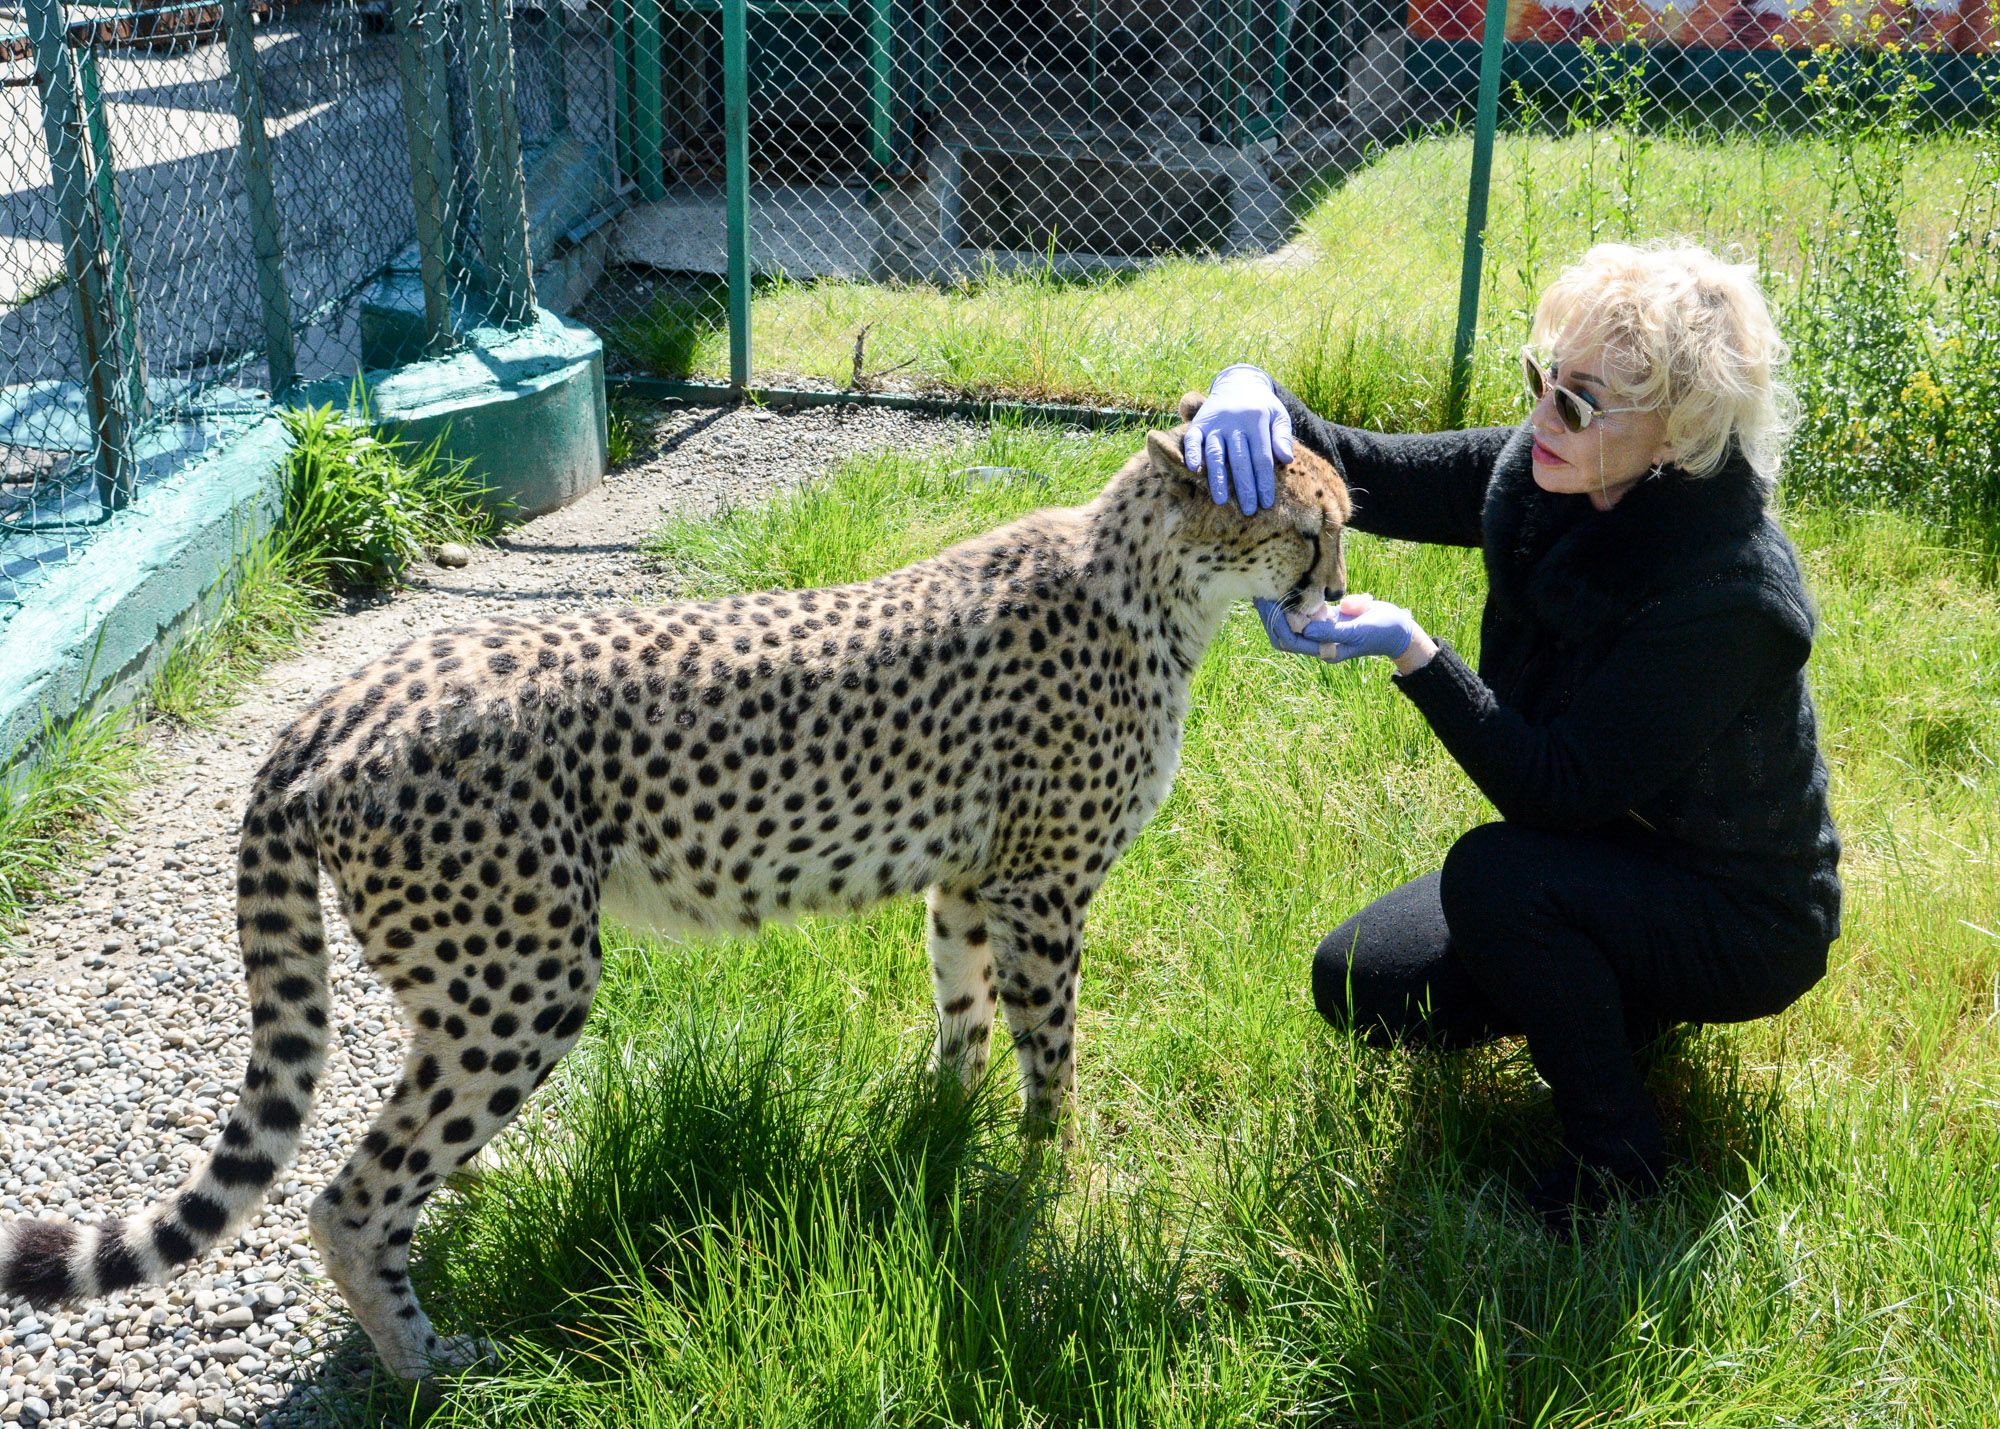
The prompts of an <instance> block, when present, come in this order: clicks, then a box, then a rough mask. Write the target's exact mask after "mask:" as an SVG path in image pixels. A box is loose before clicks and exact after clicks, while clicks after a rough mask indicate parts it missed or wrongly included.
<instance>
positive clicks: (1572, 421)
mask: <svg viewBox="0 0 2000 1429" xmlns="http://www.w3.org/2000/svg"><path fill="white" fill-rule="evenodd" d="M1556 415H1557V416H1559V417H1561V418H1562V424H1563V425H1564V426H1565V427H1568V428H1569V429H1570V430H1571V431H1572V432H1580V431H1582V430H1583V429H1584V426H1585V425H1586V424H1587V423H1588V422H1589V421H1590V418H1589V416H1588V414H1586V413H1585V411H1584V410H1583V403H1582V402H1580V401H1578V400H1577V399H1576V398H1575V397H1572V396H1571V395H1570V394H1569V393H1567V392H1565V391H1563V390H1562V389H1561V388H1560V387H1558V388H1557V389H1556Z"/></svg>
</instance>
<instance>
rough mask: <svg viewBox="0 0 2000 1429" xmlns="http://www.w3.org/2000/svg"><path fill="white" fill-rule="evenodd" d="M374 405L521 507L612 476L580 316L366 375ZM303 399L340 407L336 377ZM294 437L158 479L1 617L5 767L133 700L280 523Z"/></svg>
mask: <svg viewBox="0 0 2000 1429" xmlns="http://www.w3.org/2000/svg"><path fill="white" fill-rule="evenodd" d="M369 390H370V397H371V400H372V402H373V403H374V408H375V415H376V416H377V418H378V419H379V420H381V421H382V422H384V423H385V424H387V425H392V426H394V427H396V428H398V429H400V430H401V431H402V432H403V433H405V434H406V435H408V436H409V437H411V438H412V439H414V440H416V441H419V442H429V441H430V440H431V439H432V438H433V437H436V436H440V435H442V436H443V438H444V446H445V449H446V450H447V451H450V452H451V453H453V454H454V455H459V456H464V457H468V458H470V459H471V460H472V462H473V464H474V467H475V469H476V470H477V471H478V472H479V473H480V474H481V475H482V476H484V477H485V478H486V479H487V481H488V482H489V483H490V484H491V485H492V486H493V487H494V488H495V490H496V495H497V496H499V497H500V498H503V499H504V500H505V501H506V502H508V503H510V506H509V509H508V510H507V511H506V512H505V514H507V515H511V516H515V517H518V516H522V515H532V514H534V513H536V512H540V511H547V510H551V509H553V508H554V507H557V506H561V505H563V504H564V503H566V502H568V501H572V500H574V499H575V498H576V497H577V496H580V495H582V494H583V493H584V492H585V491H588V490H589V489H590V488H591V487H593V486H595V485H596V484H597V482H598V480H599V479H600V478H601V477H602V476H603V474H604V468H605V462H606V450H607V436H606V409H605V399H604V353H603V347H602V345H601V344H600V343H599V342H598V339H597V337H596V335H595V334H594V333H592V332H590V331H589V330H588V329H586V328H584V327H582V326H581V325H579V324H577V323H573V322H570V321H568V320H567V319H564V318H558V317H556V316H555V315H554V314H551V313H547V312H538V313H537V314H536V318H535V321H534V322H533V323H531V324H530V325H529V326H527V327H525V328H521V329H518V330H516V331H512V332H500V331H498V330H495V329H481V330H478V331H475V332H474V333H472V334H471V335H470V337H469V339H468V342H467V346H466V347H465V348H464V349H462V350H460V351H459V352H456V353H454V354H452V355H450V356H448V357H443V358H437V359H432V360H427V361H423V362H417V363H412V364H410V365H408V366H406V367H403V368H399V369H397V370H395V371H391V372H383V373H375V374H370V389H369ZM300 399H301V400H303V401H312V402H334V403H344V402H345V401H346V399H347V384H346V383H345V382H344V381H334V382H331V383H328V384H322V385H321V386H320V387H319V388H318V389H316V390H315V389H307V390H305V391H303V392H302V393H301V394H300ZM289 450H290V438H289V436H288V434H287V433H286V431H285V428H284V423H283V421H282V419H281V418H280V417H279V415H278V414H277V413H276V412H275V411H266V412H263V413H261V414H249V415H246V416H244V417H243V418H241V419H240V426H239V430H237V431H235V432H233V433H231V434H230V436H229V439H228V440H226V441H224V442H222V443H220V444H218V445H217V446H215V447H212V448H210V449H209V450H207V451H205V452H203V453H202V454H201V455H200V456H198V457H195V458H194V459H192V460H191V461H190V462H188V463H187V464H186V465H184V466H182V467H180V468H179V469H177V470H175V471H174V472H172V473H171V474H170V475H168V476H165V477H163V478H161V479H159V480H157V481H152V482H148V483H147V484H146V485H144V486H143V487H142V488H141V490H140V491H139V492H138V493H137V495H136V496H135V497H134V500H133V503H132V505H131V506H130V507H129V508H128V509H126V510H124V511H120V512H117V513H116V514H114V515H113V516H112V517H111V518H110V520H109V521H107V522H106V523H105V525H103V526H102V527H100V528H98V529H96V530H95V531H94V532H93V533H92V536H91V538H90V540H89V541H88V542H87V543H86V544H85V545H84V547H83V548H82V549H81V550H80V551H79V552H78V553H77V554H76V555H75V556H74V557H72V558H71V559H70V560H68V561H67V562H65V563H64V564H63V566H62V567H61V568H60V569H58V570H56V571H53V572H51V573H50V574H49V575H48V576H47V577H46V578H45V579H44V580H43V581H42V582H41V583H40V584H39V586H38V587H37V588H36V590H35V591H34V592H33V593H32V596H31V599H30V602H29V603H28V604H26V605H25V606H23V608H21V609H20V610H19V611H17V612H15V613H14V615H13V616H12V618H11V619H9V620H8V621H7V622H6V624H5V625H4V626H0V765H4V764H5V763H6V762H8V761H9V760H11V759H12V758H13V757H15V756H16V755H17V754H18V753H19V752H21V751H22V750H23V749H24V748H25V747H26V746H27V744H28V743H29V742H30V741H31V740H32V739H33V738H34V737H35V735H36V734H37V733H38V732H39V731H40V730H41V728H42V725H43V720H44V718H45V716H46V717H48V718H52V719H54V720H56V721H58V722H61V721H64V720H67V719H68V718H70V717H71V716H73V715H74V714H76V713H77V712H78V711H80V710H82V709H84V708H86V707H88V706H90V705H93V704H100V703H118V702H123V701H125V700H128V699H130V698H132V697H133V696H134V695H135V694H137V693H138V691H139V689H140V688H141V687H142V685H143V683H144V681H145V679H146V677H147V676H148V675H149V674H150V673H151V672H152V671H153V670H154V669H155V668H157V666H158V664H159V661H160V660H161V658H162V657H163V656H164V655H165V653H166V651H167V650H168V649H169V648H170V647H171V645H172V642H173V640H174V638H175V636H176V635H177V634H178V633H179V631H180V630H181V629H182V628H183V627H184V626H185V625H186V624H187V623H188V622H189V621H190V620H191V619H192V618H194V616H195V614H196V613H197V612H198V611H199V609H200V608H201V605H202V602H203V599H204V597H205V596H206V595H209V594H211V593H212V592H213V591H214V590H215V589H216V588H217V583H218V582H219V581H220V580H221V579H222V578H223V577H224V576H225V575H226V574H227V573H228V570H229V567H230V564H231V558H232V556H233V555H234V553H235V552H236V551H237V550H238V549H239V548H240V547H241V546H242V545H243V544H244V543H245V542H247V541H248V540H250V539H253V538H254V537H256V536H258V535H261V534H263V533H264V532H267V531H269V530H270V529H271V526H272V524H273V522H274V521H275V520H276V518H277V515H278V507H279V496H278V491H279V487H278V478H279V474H280V472H281V471H282V469H283V466H284V461H285V456H286V453H287V452H288V451H289Z"/></svg>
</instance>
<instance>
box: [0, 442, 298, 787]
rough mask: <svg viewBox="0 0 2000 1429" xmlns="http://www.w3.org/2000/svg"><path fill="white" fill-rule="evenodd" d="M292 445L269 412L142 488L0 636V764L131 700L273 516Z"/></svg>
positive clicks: (52, 574) (48, 579)
mask: <svg viewBox="0 0 2000 1429" xmlns="http://www.w3.org/2000/svg"><path fill="white" fill-rule="evenodd" d="M290 447H291V439H290V437H289V436H288V435H287V434H286V432H285V427H284V423H283V422H281V421H279V420H278V418H277V416H276V415H275V414H271V413H266V414H265V415H263V416H261V417H250V418H246V419H245V421H244V429H243V431H242V432H241V433H240V434H239V435H236V436H234V437H233V438H232V439H231V440H230V441H228V442H226V443H225V444H223V445H221V446H218V447H216V448H214V449H212V450H209V451H206V452H204V453H202V454H201V455H200V456H198V457H197V458H195V459H194V460H193V461H191V462H190V463H188V465H186V466H185V467H183V468H182V469H181V470H180V471H178V472H176V473H175V474H174V475H172V476H170V477H166V478H164V479H162V480H160V481H157V482H153V483H149V484H148V485H146V486H145V487H143V488H141V490H140V491H139V493H138V495H137V496H136V497H135V498H134V500H133V503H132V505H131V506H129V507H127V508H126V509H125V510H123V511H119V512H117V513H115V514H114V515H113V516H112V517H111V518H110V519H109V520H108V521H106V522H105V523H104V524H103V525H102V526H99V527H97V528H95V529H94V530H93V531H92V533H91V536H90V539H89V541H88V542H87V543H86V544H85V546H84V547H83V549H82V550H81V551H79V552H78V553H77V554H76V555H75V556H74V557H72V558H71V559H70V560H68V561H65V562H64V563H63V564H62V565H61V566H60V567H59V568H57V569H55V570H53V571H51V572H50V573H49V574H48V575H47V576H46V577H45V578H44V579H43V580H42V581H41V582H40V583H39V584H38V585H37V586H36V587H35V589H34V591H33V592H32V594H31V596H30V598H29V599H28V600H27V601H26V602H24V604H23V605H22V607H21V608H20V609H19V610H17V611H15V612H14V614H13V616H12V618H11V619H10V620H8V622H7V623H6V625H5V627H4V628H0V764H5V763H6V762H7V761H8V759H9V758H10V757H11V756H12V755H13V754H14V752H15V751H18V750H20V749H22V748H23V747H24V746H26V745H27V743H28V742H29V741H30V740H32V739H33V738H34V737H35V736H36V735H37V734H39V733H40V731H41V728H42V723H43V719H44V717H45V716H46V717H47V718H49V719H53V720H56V721H58V722H60V721H63V720H67V719H69V718H70V717H71V716H73V715H74V714H76V712H77V711H79V710H82V709H84V708H87V707H89V706H91V705H94V704H119V703H123V702H126V701H128V700H130V699H131V698H133V697H134V696H135V695H136V694H137V693H138V691H139V689H140V688H141V687H142V686H143V684H144V682H145V680H146V679H147V678H148V677H149V676H150V675H151V674H152V672H153V671H154V669H156V668H157V667H158V665H159V662H160V660H161V659H162V658H163V657H164V656H165V653H166V651H167V650H169V649H170V648H172V644H173V640H174V638H175V636H176V635H177V634H178V633H179V631H180V629H181V628H182V627H183V626H184V625H186V624H187V623H188V622H189V621H190V620H191V619H193V618H194V616H195V615H196V613H197V612H199V611H200V609H201V608H202V604H203V602H204V600H207V599H210V598H212V597H213V596H214V595H215V594H216V593H217V591H218V582H219V581H220V579H221V578H222V576H223V575H224V574H225V573H226V572H227V571H228V570H229V568H230V565H231V561H232V559H233V557H234V556H235V554H236V552H237V551H238V550H239V549H241V547H242V546H244V545H245V544H247V543H248V542H250V541H251V540H254V539H255V538H256V537H258V536H261V535H263V534H264V533H265V532H267V531H269V530H270V529H271V526H272V523H273V522H274V521H275V520H276V519H277V515H278V482H277V477H278V472H279V469H280V468H281V467H282V466H283V465H284V460H285V453H286V452H287V451H288V450H290Z"/></svg>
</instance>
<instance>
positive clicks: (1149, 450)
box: [1146, 427, 1201, 485]
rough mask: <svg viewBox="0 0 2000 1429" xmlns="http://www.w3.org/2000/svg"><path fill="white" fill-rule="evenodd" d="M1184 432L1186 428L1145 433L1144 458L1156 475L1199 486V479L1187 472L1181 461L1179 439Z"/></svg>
mask: <svg viewBox="0 0 2000 1429" xmlns="http://www.w3.org/2000/svg"><path fill="white" fill-rule="evenodd" d="M1186 432H1187V428H1186V427H1176V428H1174V429H1173V430H1172V431H1171V432H1157V431H1155V432H1148V433H1146V457H1147V459H1148V460H1149V461H1150V462H1152V464H1153V471H1154V473H1155V474H1156V475H1159V476H1164V477H1166V478H1168V479H1169V480H1173V481H1182V482H1189V483H1193V484H1196V485H1200V484H1201V478H1200V477H1198V476H1196V475H1195V474H1194V473H1193V472H1191V471H1189V470H1188V468H1187V463H1186V462H1185V461H1183V460H1182V459H1181V437H1182V436H1184V435H1185V434H1186Z"/></svg>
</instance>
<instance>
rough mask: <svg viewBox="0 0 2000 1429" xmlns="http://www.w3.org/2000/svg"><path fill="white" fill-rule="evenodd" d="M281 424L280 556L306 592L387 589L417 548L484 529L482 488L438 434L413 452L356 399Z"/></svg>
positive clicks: (302, 412) (292, 414)
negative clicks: (285, 444) (285, 448)
mask: <svg viewBox="0 0 2000 1429" xmlns="http://www.w3.org/2000/svg"><path fill="white" fill-rule="evenodd" d="M285 426H286V428H287V429H288V430H289V431H290V432H291V434H292V450H291V453H290V455H289V456H288V457H287V459H286V462H285V470H284V475H283V478H282V480H283V488H284V490H283V499H284V514H283V516H282V518H281V520H280V523H279V529H280V531H281V532H282V536H281V547H280V558H281V559H282V560H283V562H284V563H285V564H286V566H288V567H289V568H290V569H291V570H292V571H294V572H295V573H296V574H297V576H298V578H299V579H301V580H302V581H304V582H305V583H306V584H307V585H309V586H313V587H318V588H325V589H346V588H353V587H378V586H385V585H393V584H395V583H396V581H397V580H398V579H399V578H400V576H401V574H402V572H403V570H404V569H405V568H406V567H407V566H408V565H409V563H410V562H411V561H413V560H417V559H419V558H421V557H422V556H423V554H424V553H425V551H426V550H428V549H431V548H434V547H436V546H437V545H439V544H440V543H442V542H445V541H464V540H478V539H480V538H481V537H483V536H484V535H485V534H486V533H487V532H488V531H490V530H491V529H492V523H493V518H492V516H491V514H490V513H489V511H488V510H487V508H486V506H485V505H483V504H482V498H484V497H485V495H486V489H485V487H484V486H483V485H482V484H481V483H480V482H479V480H478V479H477V478H476V477H474V476H473V474H472V470H471V463H470V462H467V461H462V460H454V459H452V458H450V457H447V456H445V455H444V452H443V442H444V438H443V437H442V436H439V437H436V438H434V439H433V440H432V441H431V442H429V443H428V444H427V445H425V446H423V447H418V446H416V445H415V444H413V443H411V442H408V441H405V440H402V439H401V438H398V437H394V436H391V435H388V434H387V433H385V432H383V431H381V430H380V429H378V428H377V427H376V426H375V425H374V423H373V422H371V421H370V420H369V416H368V412H367V408H366V404H365V400H364V401H362V402H361V403H359V404H358V405H357V407H356V408H354V409H351V410H341V409H337V408H335V407H332V406H330V405H329V406H323V407H310V408H304V409H299V410H294V411H289V412H287V413H285Z"/></svg>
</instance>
